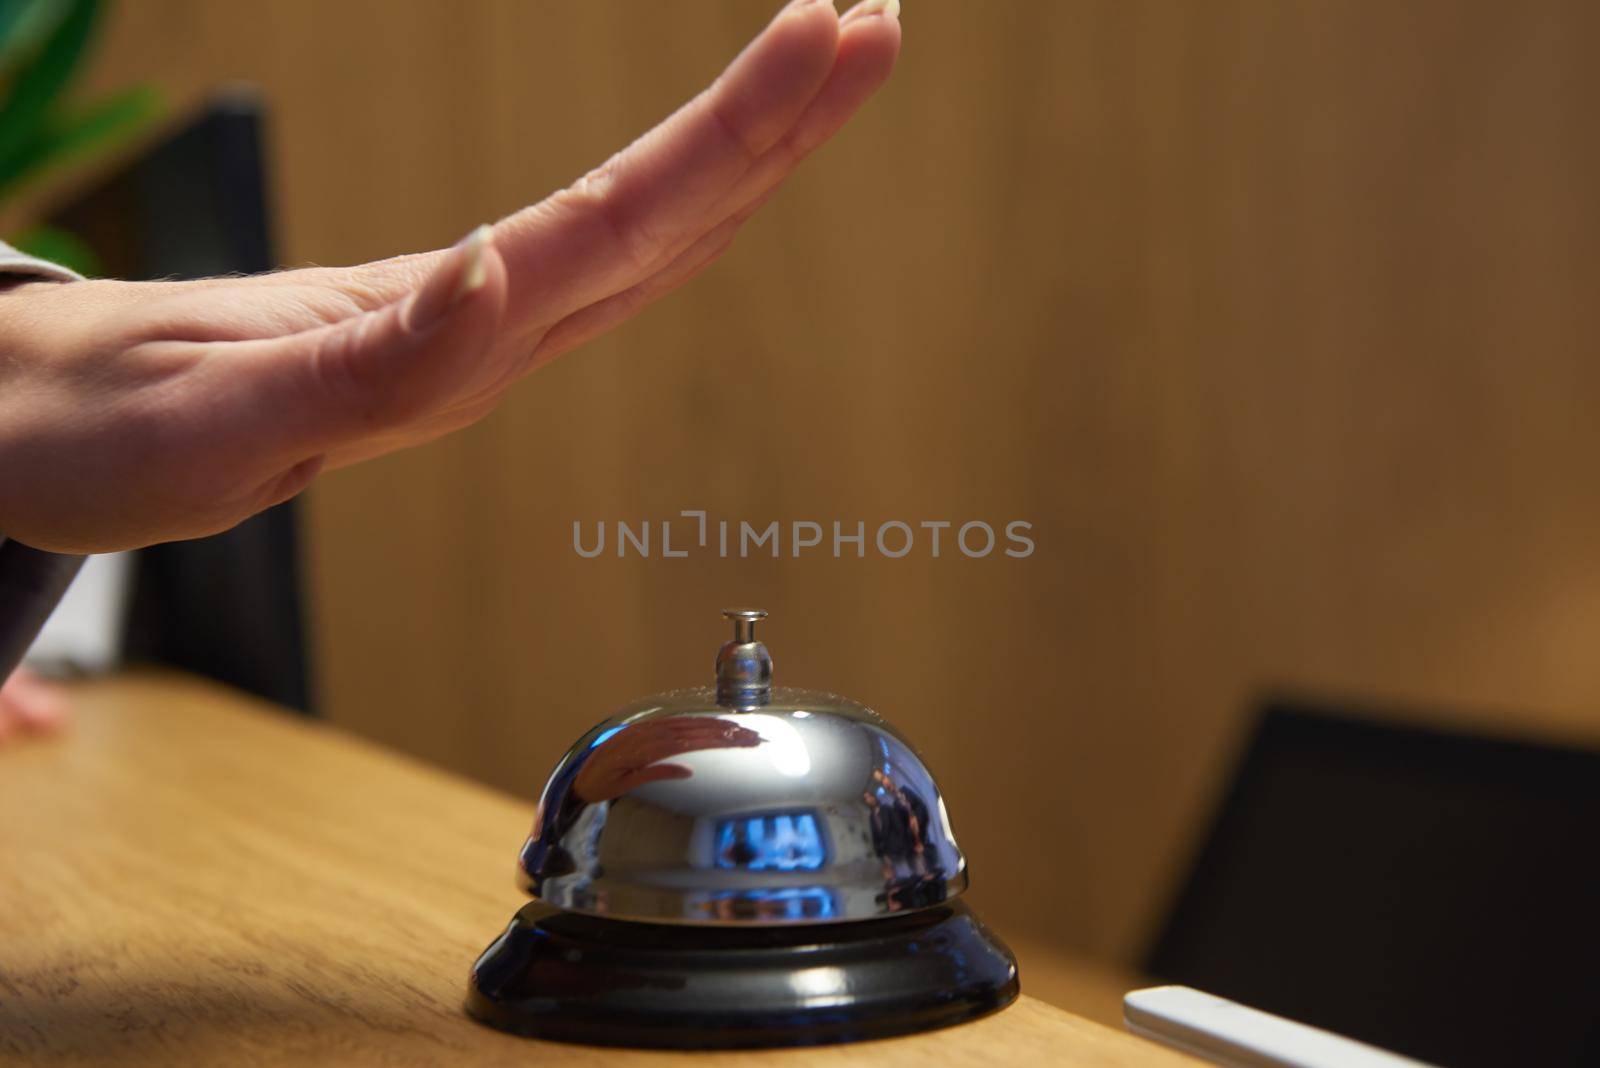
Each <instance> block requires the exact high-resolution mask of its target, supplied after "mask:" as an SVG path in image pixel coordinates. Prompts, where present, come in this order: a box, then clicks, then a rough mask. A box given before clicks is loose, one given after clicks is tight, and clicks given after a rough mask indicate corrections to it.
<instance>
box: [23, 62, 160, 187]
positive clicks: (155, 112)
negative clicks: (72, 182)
mask: <svg viewBox="0 0 1600 1068" xmlns="http://www.w3.org/2000/svg"><path fill="white" fill-rule="evenodd" d="M163 110H165V105H164V102H163V100H162V98H161V94H160V93H159V92H157V90H156V89H155V88H154V87H153V86H149V85H139V86H135V87H133V88H132V89H125V90H123V91H122V92H120V93H116V94H114V95H112V96H109V97H104V98H102V99H100V100H97V101H95V102H94V103H93V104H90V105H87V106H85V107H82V108H78V109H77V110H75V111H72V112H68V113H66V114H64V115H59V116H57V115H51V116H50V117H49V118H47V119H46V120H45V121H44V123H43V124H42V125H41V126H40V128H39V129H38V130H37V131H36V132H35V136H34V137H33V138H32V139H31V140H29V141H28V142H27V143H26V144H24V145H22V146H21V147H19V148H18V150H17V151H16V152H15V153H13V154H12V156H11V157H10V158H9V159H5V160H0V193H3V192H4V191H6V190H8V189H10V188H11V187H12V186H14V185H16V184H18V183H20V182H22V181H23V180H25V179H30V178H34V177H37V176H38V173H39V172H41V171H45V170H48V169H51V168H55V167H59V166H62V165H64V164H67V163H71V162H73V161H74V160H77V159H81V158H83V157H85V156H88V155H90V154H92V153H94V152H100V151H105V150H106V149H108V148H110V147H111V146H112V145H114V144H116V143H117V142H120V141H126V140H127V139H128V138H130V137H133V136H135V135H136V134H138V133H139V132H140V131H142V130H145V129H148V128H149V127H150V126H151V125H152V124H154V123H155V121H156V119H157V118H159V117H160V115H161V113H162V111H163Z"/></svg>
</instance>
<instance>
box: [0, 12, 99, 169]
mask: <svg viewBox="0 0 1600 1068" xmlns="http://www.w3.org/2000/svg"><path fill="white" fill-rule="evenodd" d="M99 9H100V3H99V0H72V8H71V10H69V11H68V12H67V14H66V16H65V17H64V18H63V19H62V20H61V23H60V24H59V25H58V26H56V28H55V30H54V31H53V32H52V33H51V34H50V36H49V37H48V38H47V39H46V40H45V42H44V44H43V46H41V47H40V49H39V52H38V54H37V55H36V56H34V57H33V58H32V60H31V61H29V62H28V63H27V64H26V65H25V66H23V67H22V68H21V69H20V70H19V71H18V72H17V76H16V80H15V81H14V82H13V83H12V86H11V94H10V96H9V97H8V98H7V100H6V103H5V107H4V108H3V109H0V169H4V168H7V167H10V166H12V157H14V156H15V155H16V154H17V153H18V152H20V151H22V150H23V149H24V148H25V147H26V146H27V145H28V144H29V143H30V142H32V141H33V139H34V137H35V135H36V134H37V132H38V129H39V126H40V124H41V123H43V122H44V118H45V115H46V114H48V112H49V110H50V105H51V104H52V103H54V102H55V99H56V97H57V96H58V95H59V94H60V93H61V90H62V89H64V88H65V87H66V85H67V83H68V82H69V81H70V80H71V78H72V74H73V71H74V70H75V69H76V68H77V65H78V61H79V59H81V58H82V57H83V51H84V47H85V46H86V45H87V44H88V41H89V32H90V30H91V29H93V27H94V23H95V17H96V15H97V14H98V13H99Z"/></svg>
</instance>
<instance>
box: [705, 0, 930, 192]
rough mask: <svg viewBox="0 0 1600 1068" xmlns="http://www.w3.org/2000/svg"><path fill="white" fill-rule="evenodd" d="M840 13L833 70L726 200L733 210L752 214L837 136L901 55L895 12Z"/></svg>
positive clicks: (879, 10)
mask: <svg viewBox="0 0 1600 1068" xmlns="http://www.w3.org/2000/svg"><path fill="white" fill-rule="evenodd" d="M864 7H866V5H865V4H862V5H858V6H857V7H855V8H852V9H851V10H850V11H848V12H846V13H845V16H844V19H843V21H842V22H841V24H840V31H839V47H838V51H837V53H836V55H835V58H834V63H833V69H832V70H831V71H829V73H828V80H827V81H826V82H825V83H823V86H822V89H821V90H820V91H818V93H817V95H816V96H815V97H814V98H812V101H811V103H810V104H809V105H808V106H807V107H806V110H805V113H804V114H802V115H801V116H800V119H799V121H798V122H796V123H795V125H794V127H793V128H792V129H791V130H790V131H789V132H788V134H786V135H785V136H784V138H783V139H782V140H781V141H779V142H778V144H776V145H775V146H773V147H772V148H771V149H769V150H768V151H767V152H766V153H764V154H763V155H762V157H761V158H760V159H759V160H757V161H756V163H755V164H754V165H753V166H752V167H751V168H750V169H749V170H748V171H746V172H745V174H744V175H743V176H742V177H741V178H740V179H739V182H738V184H737V186H736V188H735V189H734V191H733V193H732V195H731V196H730V198H729V199H730V202H731V203H732V204H733V205H734V206H735V207H734V208H733V210H735V211H738V210H746V209H749V210H754V207H756V206H759V201H760V200H761V199H763V198H765V197H767V196H770V195H771V193H772V191H773V190H774V189H776V188H777V186H778V185H779V184H780V183H781V182H782V181H783V180H784V179H785V178H787V177H788V176H789V175H790V174H791V173H792V172H793V171H794V169H795V168H796V167H798V166H799V165H800V163H801V162H802V161H803V160H804V159H805V158H806V157H807V156H809V155H810V154H811V153H812V152H814V151H816V150H817V149H818V148H819V147H821V146H822V145H823V144H824V143H825V142H827V140H828V139H829V138H831V137H832V136H833V135H834V134H836V133H838V132H839V130H840V129H841V128H842V127H843V126H844V124H845V123H847V122H849V121H850V118H851V116H853V115H854V114H855V113H856V112H857V111H859V110H860V108H861V105H863V104H865V103H866V102H867V100H869V99H870V98H871V97H872V94H873V93H875V92H876V91H877V90H878V89H879V87H881V86H882V85H883V83H884V82H886V81H888V79H889V75H890V73H891V72H892V71H893V70H894V63H895V59H896V58H898V56H899V54H900V20H899V19H898V18H897V17H895V14H896V11H897V10H898V9H897V8H881V7H880V8H877V9H875V10H872V11H868V12H867V13H865V14H863V13H861V12H862V9H863V8H864Z"/></svg>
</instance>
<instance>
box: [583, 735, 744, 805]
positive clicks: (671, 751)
mask: <svg viewBox="0 0 1600 1068" xmlns="http://www.w3.org/2000/svg"><path fill="white" fill-rule="evenodd" d="M760 744H761V735H759V734H757V733H756V732H755V731H753V730H751V729H750V728H749V727H741V726H739V725H738V724H737V723H729V722H728V721H727V720H725V719H721V718H719V717H717V716H684V717H680V718H677V719H657V720H648V719H647V720H644V721H642V722H640V723H630V724H629V725H628V726H626V727H624V728H622V730H621V731H619V732H618V733H617V736H616V737H615V738H612V739H609V740H608V741H607V742H606V743H605V744H603V745H601V746H600V747H599V748H598V749H596V750H595V751H594V752H592V753H590V754H589V755H588V757H587V758H586V759H585V761H584V765H583V767H582V768H580V769H579V771H578V776H577V778H575V779H574V780H573V781H572V792H573V793H575V794H577V795H578V798H579V799H580V800H582V801H586V802H588V803H589V804H591V805H593V804H598V803H599V802H601V801H609V800H611V799H612V798H613V797H620V796H621V795H623V794H625V793H627V792H628V791H630V790H635V789H637V788H639V787H640V786H643V785H644V784H645V783H647V782H659V781H660V780H662V779H687V778H689V777H690V776H691V775H693V774H694V773H693V772H692V771H690V770H689V769H688V768H686V767H684V766H683V765H682V764H663V763H660V761H662V760H665V759H666V758H667V757H671V756H678V755H679V754H680V753H693V752H697V751H700V750H705V749H735V748H737V749H751V748H754V747H755V746H758V745H760Z"/></svg>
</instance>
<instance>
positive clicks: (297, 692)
mask: <svg viewBox="0 0 1600 1068" xmlns="http://www.w3.org/2000/svg"><path fill="white" fill-rule="evenodd" d="M262 116H263V109H262V107H261V104H260V102H259V101H258V100H257V99H256V98H255V97H254V96H253V95H252V94H250V93H248V92H246V91H243V90H241V91H235V92H230V93H228V94H226V95H225V96H221V97H219V98H217V99H215V100H214V101H212V102H211V103H210V104H209V105H208V106H207V107H205V108H203V109H202V110H200V111H199V112H198V113H197V114H196V115H195V117H194V118H193V119H192V120H191V121H189V122H187V123H186V124H184V125H182V126H181V127H179V128H178V129H177V130H176V132H174V133H173V134H172V135H171V136H170V137H168V138H166V139H165V140H163V141H162V142H160V143H159V144H156V145H155V146H154V147H152V148H151V149H149V150H148V151H147V152H145V153H144V154H143V155H142V156H140V157H139V158H138V159H136V160H134V161H133V162H132V163H130V164H129V165H127V166H126V167H124V168H123V169H122V170H120V171H119V172H117V173H115V174H113V175H111V176H110V177H109V178H107V179H106V180H105V181H103V182H102V183H101V184H99V185H98V186H96V187H95V188H93V189H91V190H90V191H88V192H87V193H85V194H83V195H81V196H79V197H78V198H77V199H76V200H74V201H73V202H72V203H70V204H68V205H67V206H66V207H64V208H63V209H62V210H60V211H58V212H57V213H55V215H54V216H53V217H52V218H51V220H50V221H51V222H52V223H53V224H55V225H57V226H60V227H61V228H62V229H65V230H67V231H69V232H71V233H73V234H75V235H76V236H78V237H79V238H81V239H82V240H83V241H84V242H85V243H87V245H88V246H89V248H90V249H91V250H92V251H93V252H94V253H95V255H96V256H98V257H99V259H100V260H101V262H102V264H103V265H104V272H103V273H104V274H105V275H106V276H108V277H114V278H126V279H155V278H202V277H207V276H211V275H220V274H232V273H246V274H247V273H254V272H258V271H265V270H270V269H272V268H274V267H276V266H277V261H276V258H275V257H274V255H273V251H272V240H271V226H270V219H269V215H268V207H267V180H266V173H267V171H266V167H265V149H264V141H263V136H262V134H263V118H262ZM124 655H125V657H126V658H127V659H128V660H130V661H135V662H141V661H142V662H146V663H155V664H161V665H165V666H168V667H174V668H179V669H182V670H186V671H192V672H196V673H198V674H201V675H205V676H208V677H210V678H213V679H216V680H218V681H221V682H224V683H228V684H229V685H233V686H237V687H239V688H241V689H244V690H247V691H249V692H251V693H255V694H258V695H260V696H262V697H265V698H267V699H269V700H272V701H276V702H278V703H279V704H283V705H286V706H288V707H290V708H295V709H299V710H301V711H307V712H309V711H311V708H312V702H311V688H310V670H309V664H308V657H307V651H306V633H305V625H304V619H303V615H302V598H301V592H300V567H299V552H298V510H297V507H296V504H295V502H293V501H291V502H289V503H287V504H283V505H279V506H278V507H276V508H273V509H270V510H269V511H267V512H264V513H262V514H261V515H258V516H256V517H254V518H253V519H250V520H247V521H246V522H244V523H242V524H240V525H239V526H237V527H235V528H234V529H233V530H230V531H227V532H226V533H223V534H218V535H216V536H214V537H209V538H200V539H197V540H194V541H186V542H174V543H172V544H168V545H158V546H154V547H152V548H149V549H144V550H141V551H140V552H139V554H138V556H137V559H136V561H135V566H134V583H133V594H132V604H131V607H130V609H129V617H128V625H127V633H126V636H125V641H124Z"/></svg>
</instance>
